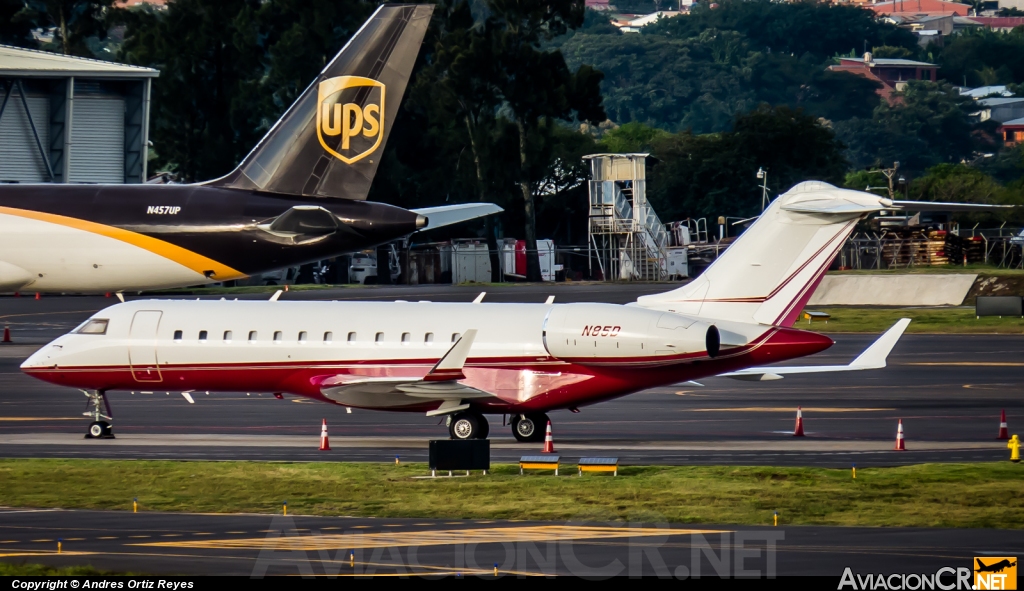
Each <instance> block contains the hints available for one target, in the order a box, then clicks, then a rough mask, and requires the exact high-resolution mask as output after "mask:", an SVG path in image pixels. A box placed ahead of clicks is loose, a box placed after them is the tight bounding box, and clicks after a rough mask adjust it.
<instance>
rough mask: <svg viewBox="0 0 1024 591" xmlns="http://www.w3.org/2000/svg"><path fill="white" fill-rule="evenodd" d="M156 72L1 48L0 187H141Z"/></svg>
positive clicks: (157, 74)
mask: <svg viewBox="0 0 1024 591" xmlns="http://www.w3.org/2000/svg"><path fill="white" fill-rule="evenodd" d="M159 75H160V73H159V72H158V71H157V70H154V69H151V68H142V67H138V66H129V65H124V64H116V63H111V62H104V61H100V60H94V59H85V58H79V57H70V56H63V55H57V54H53V53H49V52H44V51H34V50H29V49H21V48H16V47H10V46H6V45H0V183H40V182H42V183H46V182H51V183H142V182H145V180H146V160H147V155H148V150H147V145H148V136H149V97H150V88H151V85H152V81H153V78H156V77H157V76H159Z"/></svg>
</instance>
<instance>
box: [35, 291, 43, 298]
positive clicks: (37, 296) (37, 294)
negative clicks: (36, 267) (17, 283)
mask: <svg viewBox="0 0 1024 591" xmlns="http://www.w3.org/2000/svg"><path fill="white" fill-rule="evenodd" d="M36 299H37V300H41V299H43V296H42V295H40V294H39V292H38V291H37V292H36Z"/></svg>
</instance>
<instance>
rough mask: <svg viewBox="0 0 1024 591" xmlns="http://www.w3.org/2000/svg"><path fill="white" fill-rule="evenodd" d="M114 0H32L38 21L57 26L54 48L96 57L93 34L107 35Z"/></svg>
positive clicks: (78, 54)
mask: <svg viewBox="0 0 1024 591" xmlns="http://www.w3.org/2000/svg"><path fill="white" fill-rule="evenodd" d="M113 4H114V0H29V2H28V7H29V10H32V11H33V12H34V13H35V18H34V20H35V23H36V24H37V25H38V26H41V27H53V29H54V36H53V49H54V51H58V52H60V53H63V54H64V55H77V56H82V57H93V54H92V51H91V50H90V49H89V45H88V39H89V38H90V37H99V38H100V39H102V38H104V37H106V36H107V29H108V26H109V25H108V22H107V18H108V16H109V13H110V11H111V10H112V6H113Z"/></svg>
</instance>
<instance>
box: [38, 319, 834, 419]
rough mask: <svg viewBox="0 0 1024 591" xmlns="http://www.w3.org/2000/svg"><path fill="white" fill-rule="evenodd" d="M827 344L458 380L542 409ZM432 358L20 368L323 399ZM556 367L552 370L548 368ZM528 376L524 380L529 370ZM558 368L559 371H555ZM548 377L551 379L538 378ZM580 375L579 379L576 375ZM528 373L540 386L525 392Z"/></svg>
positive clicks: (779, 342)
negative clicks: (150, 372) (155, 377)
mask: <svg viewBox="0 0 1024 591" xmlns="http://www.w3.org/2000/svg"><path fill="white" fill-rule="evenodd" d="M831 345H832V340H831V339H829V338H828V337H825V336H822V335H819V334H816V333H812V332H807V331H802V330H796V329H791V328H772V329H770V330H768V331H767V332H765V333H764V334H763V335H762V336H761V337H759V339H757V340H756V341H755V343H753V344H752V345H747V346H745V347H742V348H739V349H735V350H734V351H735V352H733V353H729V352H723V353H724V354H723V355H720V356H718V357H716V358H714V359H709V358H707V357H706V356H705V357H704V358H702V359H695V360H688V361H687V360H680V362H679V363H675V364H671V365H658V366H653V367H651V366H647V367H642V368H638V367H630V366H628V365H627V366H624V367H623V366H615V365H603V366H596V365H585V364H582V363H567V362H564V361H560V360H557V359H553V358H551V359H547V360H542V361H538V360H537V358H535V357H533V358H526V357H524V358H506V359H499V360H491V359H479V360H475V361H473V360H470V361H468V362H467V363H466V364H465V366H464V368H463V373H464V374H465V375H466V379H465V380H462V382H463V383H465V384H466V385H468V386H471V387H475V388H479V389H481V390H484V391H488V392H492V393H494V394H495V396H496V397H495V398H494V399H490V400H483V401H482V402H477V401H474V403H473V404H474V405H475V406H477V407H478V408H480V410H482V411H485V412H494V413H499V412H528V411H546V410H552V409H557V408H566V407H569V406H581V405H586V404H594V403H596V402H600V401H602V400H607V399H610V398H615V397H618V396H623V395H626V394H631V393H633V392H638V391H640V390H645V389H648V388H653V387H657V386H664V385H668V384H674V383H678V382H684V381H687V380H694V379H699V378H704V377H707V376H713V375H717V374H721V373H725V372H730V371H735V370H737V369H742V368H745V367H751V366H758V365H764V364H768V363H775V362H778V361H785V360H787V359H794V358H797V357H803V356H806V355H811V354H814V353H817V352H819V351H823V350H825V349H827V348H828V347H830V346H831ZM435 363H436V360H393V361H392V360H387V361H366V360H361V361H358V362H344V363H329V364H328V363H312V364H311V363H308V362H306V363H303V362H282V363H273V364H271V363H261V364H203V365H189V366H174V365H161V366H160V372H161V375H162V377H163V380H162V381H161V382H155V383H154V382H138V381H136V380H135V379H134V378H133V377H132V372H131V369H130V368H129V367H127V366H103V367H59V368H25V369H24V370H23V371H24V372H25V373H27V374H28V375H31V376H33V377H35V378H38V379H41V380H45V381H48V382H51V383H54V384H59V385H63V386H70V387H75V388H86V389H92V390H105V391H106V390H157V391H160V390H163V391H185V390H198V391H204V390H206V391H214V392H238V391H242V392H245V391H250V392H287V393H290V394H294V395H298V396H305V397H308V398H313V399H316V400H321V401H324V402H332V401H330V400H328V399H326V398H324V396H323V395H322V394H321V393H320V384H321V383H322V382H323V381H324V380H326V379H329V378H333V377H336V376H338V375H348V376H353V377H364V378H365V377H410V378H422V377H423V376H425V375H426V373H427V372H428V371H429V370H430V369H431V368H432V367H433V365H434V364H435ZM552 370H557V373H552ZM527 376H528V377H529V380H527V379H526V377H527ZM552 376H558V377H559V378H561V379H555V378H554V377H552ZM548 377H551V382H552V385H551V387H549V388H546V387H544V386H543V380H545V379H547V378H548ZM573 378H578V379H573ZM525 381H532V382H533V383H537V382H540V383H541V384H542V385H541V388H540V389H539V390H537V391H536V392H532V394H531V396H530V397H529V398H528V399H523V398H521V397H520V394H521V393H522V392H523V389H524V386H523V383H524V382H525ZM436 405H437V401H436V400H435V401H423V402H418V403H415V404H413V405H410V406H406V407H401V408H392V409H390V410H407V411H423V410H430V409H432V408H434V407H435V406H436Z"/></svg>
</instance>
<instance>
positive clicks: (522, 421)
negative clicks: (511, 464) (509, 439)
mask: <svg viewBox="0 0 1024 591" xmlns="http://www.w3.org/2000/svg"><path fill="white" fill-rule="evenodd" d="M547 424H548V415H546V414H544V413H536V414H526V415H516V416H514V417H512V435H513V436H514V437H515V438H516V441H518V442H520V443H536V442H538V441H544V427H545V426H546V425H547Z"/></svg>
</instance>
